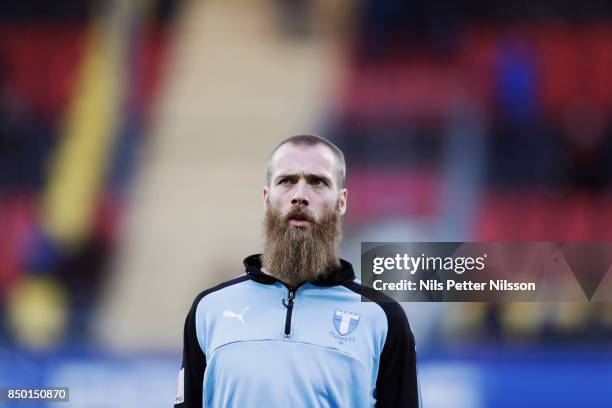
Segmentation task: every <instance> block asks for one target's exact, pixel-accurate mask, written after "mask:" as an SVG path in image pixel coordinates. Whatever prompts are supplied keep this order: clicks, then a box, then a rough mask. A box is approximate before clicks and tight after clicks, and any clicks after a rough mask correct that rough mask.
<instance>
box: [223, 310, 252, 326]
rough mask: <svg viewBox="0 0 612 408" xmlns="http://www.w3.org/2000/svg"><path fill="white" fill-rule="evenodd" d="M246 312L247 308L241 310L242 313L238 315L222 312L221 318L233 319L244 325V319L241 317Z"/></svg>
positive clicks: (228, 311) (227, 311) (226, 311)
mask: <svg viewBox="0 0 612 408" xmlns="http://www.w3.org/2000/svg"><path fill="white" fill-rule="evenodd" d="M247 310H249V307H248V306H247V307H245V308H244V309H242V312H240V313H234V312H232V311H231V310H224V311H223V317H224V318H225V317H233V318H234V319H238V320H240V323H242V324H244V319H243V318H242V315H243V314H244V312H246V311H247Z"/></svg>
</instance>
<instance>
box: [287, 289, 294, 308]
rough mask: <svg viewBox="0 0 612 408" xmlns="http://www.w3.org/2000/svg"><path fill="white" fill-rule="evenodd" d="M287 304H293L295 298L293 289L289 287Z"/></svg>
mask: <svg viewBox="0 0 612 408" xmlns="http://www.w3.org/2000/svg"><path fill="white" fill-rule="evenodd" d="M288 298H289V304H290V305H292V304H293V299H294V298H295V289H290V290H289V296H288Z"/></svg>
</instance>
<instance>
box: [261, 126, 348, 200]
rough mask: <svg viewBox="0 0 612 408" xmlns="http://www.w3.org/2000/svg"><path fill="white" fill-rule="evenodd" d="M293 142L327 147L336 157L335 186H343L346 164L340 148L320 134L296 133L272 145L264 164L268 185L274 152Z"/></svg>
mask: <svg viewBox="0 0 612 408" xmlns="http://www.w3.org/2000/svg"><path fill="white" fill-rule="evenodd" d="M288 143H290V144H293V145H297V146H313V147H314V146H317V145H322V146H325V147H327V148H328V149H329V150H330V151H331V152H332V153H333V155H334V157H335V158H336V162H337V171H336V178H337V180H336V181H337V187H338V188H339V189H342V188H344V181H345V178H346V164H345V162H344V154H343V153H342V150H340V149H339V148H338V146H336V145H335V144H333V143H332V142H330V141H329V140H327V139H325V138H323V137H321V136H317V135H297V136H291V137H288V138H287V139H285V140H283V141H282V142H280V143H279V144H277V145H276V147H274V149H272V152H271V153H270V156H269V158H268V163H267V166H266V182H267V184H268V186H269V185H270V181H271V179H272V173H273V169H272V166H273V161H274V155H275V154H276V152H277V151H278V149H279V148H281V147H282V146H283V145H286V144H288Z"/></svg>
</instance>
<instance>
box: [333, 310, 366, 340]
mask: <svg viewBox="0 0 612 408" xmlns="http://www.w3.org/2000/svg"><path fill="white" fill-rule="evenodd" d="M360 317H361V316H360V314H359V313H354V312H347V311H346V310H340V309H336V311H335V312H334V328H335V329H336V331H337V332H338V334H339V335H341V336H347V335H349V334H351V333H352V332H353V331H354V330H355V329H356V328H357V325H358V324H359V318H360Z"/></svg>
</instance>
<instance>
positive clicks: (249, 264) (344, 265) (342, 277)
mask: <svg viewBox="0 0 612 408" xmlns="http://www.w3.org/2000/svg"><path fill="white" fill-rule="evenodd" d="M244 266H245V267H246V273H247V275H248V277H249V278H251V279H253V280H254V281H257V282H259V283H264V284H272V283H275V282H280V280H278V279H276V278H275V277H274V276H270V275H268V274H266V273H264V272H262V271H261V254H255V255H251V256H247V257H246V258H244ZM354 279H355V272H353V266H352V265H351V264H350V263H349V262H347V261H345V260H344V259H340V267H338V268H334V269H333V270H331V271H330V272H329V273H327V274H325V275H324V276H321V277H319V278H317V279H315V280H313V281H311V282H310V283H312V284H313V285H317V286H334V285H340V284H342V283H345V282H350V281H352V280H354Z"/></svg>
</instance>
